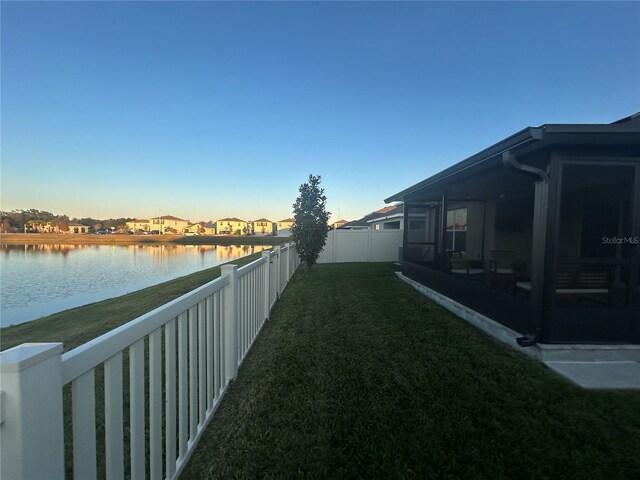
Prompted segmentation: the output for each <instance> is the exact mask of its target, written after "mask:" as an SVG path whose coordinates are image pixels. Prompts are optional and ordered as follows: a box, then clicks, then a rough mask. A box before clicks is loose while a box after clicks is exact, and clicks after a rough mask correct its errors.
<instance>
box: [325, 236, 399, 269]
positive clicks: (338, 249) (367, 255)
mask: <svg viewBox="0 0 640 480" xmlns="http://www.w3.org/2000/svg"><path fill="white" fill-rule="evenodd" d="M402 235H403V230H331V231H330V232H329V235H328V236H327V243H326V244H325V246H324V250H323V251H322V252H321V253H320V256H319V257H318V263H342V262H395V261H397V260H399V258H400V247H402Z"/></svg>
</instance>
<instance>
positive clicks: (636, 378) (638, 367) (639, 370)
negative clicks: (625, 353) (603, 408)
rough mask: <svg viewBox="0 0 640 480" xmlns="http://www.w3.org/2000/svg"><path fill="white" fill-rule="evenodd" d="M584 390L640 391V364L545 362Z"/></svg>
mask: <svg viewBox="0 0 640 480" xmlns="http://www.w3.org/2000/svg"><path fill="white" fill-rule="evenodd" d="M544 363H545V365H547V366H548V367H549V368H550V369H552V370H553V371H555V372H557V373H559V374H560V375H562V376H563V377H565V378H566V379H567V380H569V381H570V382H572V383H575V384H576V385H579V386H581V387H583V388H595V389H616V388H618V389H640V362H612V361H609V362H544Z"/></svg>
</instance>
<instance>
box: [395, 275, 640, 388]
mask: <svg viewBox="0 0 640 480" xmlns="http://www.w3.org/2000/svg"><path fill="white" fill-rule="evenodd" d="M396 275H397V276H398V278H400V279H401V280H403V281H404V282H406V283H408V284H409V285H411V286H412V287H413V288H415V289H416V290H417V291H418V292H420V293H422V294H423V295H424V296H426V297H428V298H430V299H431V300H433V301H434V302H436V303H437V304H439V305H441V306H442V307H444V308H446V309H447V310H449V311H450V312H452V313H454V314H455V315H457V316H458V317H460V318H462V319H463V320H466V321H467V322H469V323H470V324H472V325H473V326H475V327H476V328H479V329H480V330H482V331H483V332H485V333H487V334H488V335H491V336H492V337H494V338H496V339H497V340H499V341H501V342H502V343H505V344H506V345H509V346H510V347H511V348H512V349H514V350H516V351H517V352H520V353H523V354H525V355H527V356H529V357H532V358H535V359H536V360H538V361H541V362H543V363H544V364H545V365H547V366H548V367H549V368H550V369H551V370H553V371H554V372H556V373H558V374H559V375H561V376H563V377H564V378H566V379H567V380H569V381H570V382H572V383H574V384H576V385H579V386H580V387H583V388H590V389H640V345H543V344H538V345H533V346H531V347H525V348H523V347H521V346H520V345H518V342H516V339H517V338H518V337H520V336H522V334H520V333H518V332H516V331H514V330H511V329H510V328H508V327H505V326H504V325H502V324H501V323H498V322H496V321H495V320H492V319H490V318H488V317H485V316H484V315H482V314H480V313H478V312H476V311H475V310H472V309H470V308H468V307H466V306H464V305H462V304H461V303H458V302H456V301H455V300H452V299H451V298H449V297H446V296H444V295H442V294H441V293H439V292H436V291H435V290H432V289H431V288H429V287H426V286H424V285H422V284H420V283H418V282H416V281H414V280H412V279H410V278H407V277H405V276H404V275H402V273H401V272H396Z"/></svg>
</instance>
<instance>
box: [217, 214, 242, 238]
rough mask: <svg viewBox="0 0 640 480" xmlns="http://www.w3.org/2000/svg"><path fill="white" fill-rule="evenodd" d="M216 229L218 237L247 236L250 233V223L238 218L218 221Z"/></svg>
mask: <svg viewBox="0 0 640 480" xmlns="http://www.w3.org/2000/svg"><path fill="white" fill-rule="evenodd" d="M216 228H217V231H218V235H245V234H247V233H248V231H249V225H248V223H247V222H245V221H244V220H241V219H239V218H236V217H228V218H223V219H221V220H218V221H217V222H216Z"/></svg>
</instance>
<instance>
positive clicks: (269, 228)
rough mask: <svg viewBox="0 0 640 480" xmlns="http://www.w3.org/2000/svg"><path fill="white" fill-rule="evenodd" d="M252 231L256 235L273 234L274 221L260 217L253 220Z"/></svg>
mask: <svg viewBox="0 0 640 480" xmlns="http://www.w3.org/2000/svg"><path fill="white" fill-rule="evenodd" d="M251 231H252V232H253V234H254V235H261V236H265V235H273V222H272V221H271V220H267V219H266V218H259V219H258V220H254V221H253V222H251Z"/></svg>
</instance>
